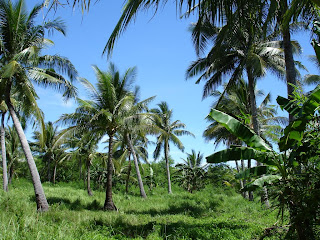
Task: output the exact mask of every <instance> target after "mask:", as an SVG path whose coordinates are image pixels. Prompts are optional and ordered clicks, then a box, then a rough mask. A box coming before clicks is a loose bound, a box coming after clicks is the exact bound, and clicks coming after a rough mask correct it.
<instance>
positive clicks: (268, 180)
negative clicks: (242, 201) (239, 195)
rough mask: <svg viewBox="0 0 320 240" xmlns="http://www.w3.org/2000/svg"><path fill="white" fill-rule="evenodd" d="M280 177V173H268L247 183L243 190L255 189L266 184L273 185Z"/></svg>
mask: <svg viewBox="0 0 320 240" xmlns="http://www.w3.org/2000/svg"><path fill="white" fill-rule="evenodd" d="M279 179H281V176H279V175H266V176H263V177H261V178H258V179H256V180H254V181H253V182H251V183H249V184H247V185H246V186H244V187H243V188H242V189H241V191H243V192H244V191H254V190H256V189H258V188H262V187H264V186H267V185H271V184H273V183H274V182H276V181H278V180H279Z"/></svg>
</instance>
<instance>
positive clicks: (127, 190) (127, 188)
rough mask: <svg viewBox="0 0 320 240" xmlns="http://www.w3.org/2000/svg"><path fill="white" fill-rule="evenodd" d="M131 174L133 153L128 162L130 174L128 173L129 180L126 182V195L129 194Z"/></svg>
mask: <svg viewBox="0 0 320 240" xmlns="http://www.w3.org/2000/svg"><path fill="white" fill-rule="evenodd" d="M130 174H131V153H129V162H128V173H127V180H126V193H127V194H128V192H129V180H130Z"/></svg>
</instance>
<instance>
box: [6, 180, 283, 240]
mask: <svg viewBox="0 0 320 240" xmlns="http://www.w3.org/2000/svg"><path fill="white" fill-rule="evenodd" d="M44 189H45V192H46V195H47V199H48V202H49V204H50V210H49V212H47V213H37V212H36V205H35V201H34V195H33V187H32V184H31V183H30V182H27V181H26V180H22V179H21V180H19V181H15V183H14V184H13V185H12V186H11V188H10V192H9V193H4V192H3V191H1V193H0V239H19V240H20V239H96V240H98V239H215V240H219V239H223V240H231V239H234V240H238V239H246V240H247V239H281V236H280V235H279V234H281V233H273V236H272V237H268V236H267V237H265V238H263V235H264V229H265V228H268V227H271V226H272V225H273V224H274V223H275V222H276V221H277V218H276V215H277V212H276V211H271V210H267V209H264V207H263V206H261V204H260V202H259V201H258V199H257V201H255V202H248V201H246V200H244V199H243V198H242V197H241V196H240V195H239V194H236V193H234V192H233V190H232V189H229V190H228V189H226V190H223V189H209V188H207V189H205V190H202V191H201V192H197V193H194V194H190V193H187V192H184V191H183V190H180V189H178V188H177V187H176V188H174V189H173V190H174V194H172V195H168V194H167V193H166V190H165V189H162V188H159V189H155V190H154V191H153V193H150V192H149V195H148V199H146V200H143V199H141V198H140V197H139V196H138V195H137V194H134V193H132V194H130V195H125V194H122V193H115V194H114V202H115V204H116V205H117V207H118V208H119V211H118V212H104V211H102V210H101V208H102V205H103V202H104V198H105V195H104V193H103V192H97V191H96V192H94V196H92V197H89V196H88V195H87V193H86V191H85V190H83V189H80V188H79V187H78V186H77V185H76V184H71V183H70V184H65V183H61V184H57V185H55V186H53V185H51V184H44Z"/></svg>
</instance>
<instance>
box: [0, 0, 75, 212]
mask: <svg viewBox="0 0 320 240" xmlns="http://www.w3.org/2000/svg"><path fill="white" fill-rule="evenodd" d="M41 8H42V6H41V5H37V6H35V7H34V8H33V9H32V10H31V12H30V13H28V12H27V10H26V7H25V2H24V0H19V1H18V2H16V3H15V4H13V3H12V2H11V1H8V0H1V1H0V18H1V26H0V39H1V46H2V47H1V51H0V54H1V85H3V86H2V89H5V91H4V93H5V94H4V96H3V97H4V100H5V103H6V105H7V107H8V110H9V113H10V115H11V118H12V121H13V123H14V126H15V128H16V130H17V133H18V135H19V138H20V141H21V145H22V148H23V151H24V153H25V155H26V158H27V162H28V166H29V169H30V172H31V176H32V182H33V185H34V190H35V195H36V203H37V209H38V210H39V211H46V210H48V207H49V206H48V203H47V200H46V197H45V194H44V191H43V188H42V185H41V181H40V176H39V173H38V170H37V167H36V165H35V162H34V159H33V157H32V153H31V150H30V147H29V144H28V141H27V139H26V136H25V134H24V132H23V129H22V127H21V123H20V121H19V118H18V116H17V112H16V109H15V108H14V106H13V104H12V102H11V94H12V91H13V90H15V91H18V92H20V93H22V94H23V95H25V96H26V97H27V98H29V100H30V102H32V103H33V105H34V106H37V105H36V101H35V99H36V97H37V96H36V94H35V91H34V87H33V84H34V83H35V84H38V85H44V86H53V87H55V88H56V89H58V90H60V91H62V92H64V97H66V98H68V97H71V96H73V95H74V94H75V88H74V87H73V85H72V84H71V82H70V81H67V80H66V79H65V78H64V77H63V76H62V75H59V74H58V73H59V72H60V73H63V74H66V75H68V77H70V79H71V80H72V79H74V78H75V77H76V75H77V72H76V70H75V68H74V67H73V65H72V64H71V63H70V62H69V61H68V60H67V59H65V58H62V57H59V56H57V55H55V56H50V55H44V56H42V55H41V49H43V48H44V47H45V46H47V45H48V44H52V41H50V40H48V39H46V38H45V37H44V35H45V32H46V30H58V31H60V32H62V33H64V25H63V24H62V22H61V21H60V20H54V21H51V22H47V23H45V24H43V25H35V18H36V16H37V15H38V13H39V12H40V10H41ZM53 69H55V71H54V70H53ZM36 109H38V108H37V107H36ZM37 116H38V118H39V119H41V117H42V116H41V111H40V110H39V109H38V110H37ZM42 123H43V121H42ZM42 127H44V124H42Z"/></svg>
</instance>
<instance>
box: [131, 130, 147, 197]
mask: <svg viewBox="0 0 320 240" xmlns="http://www.w3.org/2000/svg"><path fill="white" fill-rule="evenodd" d="M127 140H128V143H129V147H130V152H131V153H132V156H133V162H134V166H135V168H136V173H137V178H138V184H139V188H140V196H141V197H143V198H147V195H146V192H145V191H144V187H143V182H142V178H141V174H140V170H139V163H138V159H137V155H136V152H135V151H134V148H133V146H132V142H131V139H130V136H129V134H127Z"/></svg>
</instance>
